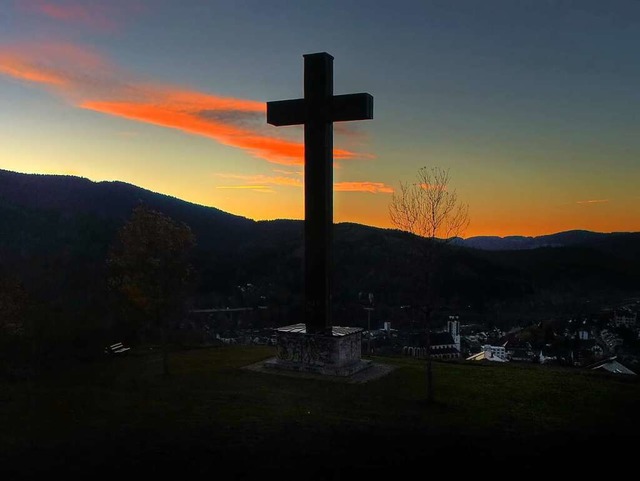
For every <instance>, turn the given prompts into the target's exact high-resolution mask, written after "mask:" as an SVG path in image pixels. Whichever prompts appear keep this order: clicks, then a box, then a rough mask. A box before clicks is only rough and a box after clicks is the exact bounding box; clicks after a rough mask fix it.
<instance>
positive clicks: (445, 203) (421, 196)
mask: <svg viewBox="0 0 640 481" xmlns="http://www.w3.org/2000/svg"><path fill="white" fill-rule="evenodd" d="M450 180H451V178H450V175H449V171H448V170H445V169H442V168H439V167H432V168H428V167H422V168H420V169H419V170H418V173H417V174H416V179H415V181H414V182H413V183H408V182H406V183H405V182H401V183H400V189H399V191H397V192H395V193H394V194H393V196H392V198H391V203H390V204H389V215H390V217H391V222H392V223H393V224H394V225H395V226H396V227H397V228H398V229H400V230H403V231H407V232H410V233H412V234H415V235H417V236H420V237H422V238H423V239H419V241H418V242H415V243H413V244H412V246H413V250H412V252H410V253H409V256H410V258H411V259H412V261H413V265H414V266H415V268H416V269H417V271H416V272H417V276H418V282H416V283H415V284H414V285H415V287H416V291H415V292H414V293H413V301H414V304H416V305H417V306H419V308H420V310H421V311H422V315H423V318H424V323H425V329H426V341H427V342H426V344H427V363H426V364H427V366H426V377H427V379H426V380H427V401H428V402H429V403H431V402H433V399H434V385H433V371H432V366H431V339H430V327H431V320H432V315H433V312H434V310H435V308H436V305H437V284H436V283H437V281H438V276H439V271H440V269H441V268H442V265H443V262H442V261H443V259H444V254H445V252H446V250H445V249H446V246H447V244H449V243H450V242H451V241H453V240H454V239H455V238H457V237H458V236H460V235H461V234H462V233H463V232H464V230H465V229H466V228H467V227H468V225H469V206H468V205H467V204H464V203H462V202H460V201H459V199H458V195H457V193H456V191H455V190H453V189H451V188H450V185H449V184H450Z"/></svg>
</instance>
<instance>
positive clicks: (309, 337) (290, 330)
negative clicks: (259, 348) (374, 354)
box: [265, 324, 371, 376]
mask: <svg viewBox="0 0 640 481" xmlns="http://www.w3.org/2000/svg"><path fill="white" fill-rule="evenodd" d="M361 337H362V329H360V328H358V327H338V326H333V327H332V328H331V333H329V332H327V333H322V334H307V333H306V329H305V325H304V324H293V325H291V326H285V327H281V328H279V329H276V346H277V354H276V357H275V359H273V360H270V361H267V362H266V363H265V366H266V367H270V368H275V369H286V370H292V371H301V372H313V373H317V374H325V375H330V376H351V375H352V374H354V373H356V372H359V371H362V370H363V369H367V368H368V367H370V366H371V361H366V360H362V359H361V358H360V357H361Z"/></svg>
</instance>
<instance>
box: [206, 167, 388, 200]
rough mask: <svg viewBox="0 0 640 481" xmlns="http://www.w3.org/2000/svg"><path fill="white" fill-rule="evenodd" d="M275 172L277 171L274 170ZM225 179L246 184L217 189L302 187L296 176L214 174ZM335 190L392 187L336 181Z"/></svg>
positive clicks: (382, 190) (379, 190)
mask: <svg viewBox="0 0 640 481" xmlns="http://www.w3.org/2000/svg"><path fill="white" fill-rule="evenodd" d="M274 172H277V171H274ZM216 176H218V177H222V178H225V179H234V180H236V179H237V180H243V181H245V182H247V185H244V184H243V185H234V186H218V187H217V188H218V189H235V188H237V189H242V188H255V187H256V185H259V186H261V187H265V186H267V185H280V186H288V187H302V186H303V185H304V184H303V182H302V180H301V179H299V178H296V177H283V176H269V175H243V174H216ZM333 189H334V190H335V191H336V192H368V193H370V194H391V193H393V189H392V188H391V187H389V186H388V185H386V184H383V183H382V182H336V183H334V184H333Z"/></svg>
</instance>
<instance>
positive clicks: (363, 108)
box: [331, 94, 373, 122]
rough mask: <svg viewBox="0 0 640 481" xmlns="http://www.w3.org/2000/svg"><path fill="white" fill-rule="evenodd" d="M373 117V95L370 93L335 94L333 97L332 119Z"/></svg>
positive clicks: (342, 120) (341, 120) (366, 118)
mask: <svg viewBox="0 0 640 481" xmlns="http://www.w3.org/2000/svg"><path fill="white" fill-rule="evenodd" d="M372 118H373V97H372V96H371V95H370V94H348V95H335V96H334V97H333V98H332V99H331V120H332V121H333V122H344V121H348V120H369V119H372Z"/></svg>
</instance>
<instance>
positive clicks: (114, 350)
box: [104, 342, 131, 354]
mask: <svg viewBox="0 0 640 481" xmlns="http://www.w3.org/2000/svg"><path fill="white" fill-rule="evenodd" d="M129 349H131V348H130V347H124V345H123V344H122V343H121V342H116V343H115V344H111V345H110V346H107V347H105V348H104V352H105V354H124V353H125V352H127V351H128V350H129Z"/></svg>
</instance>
